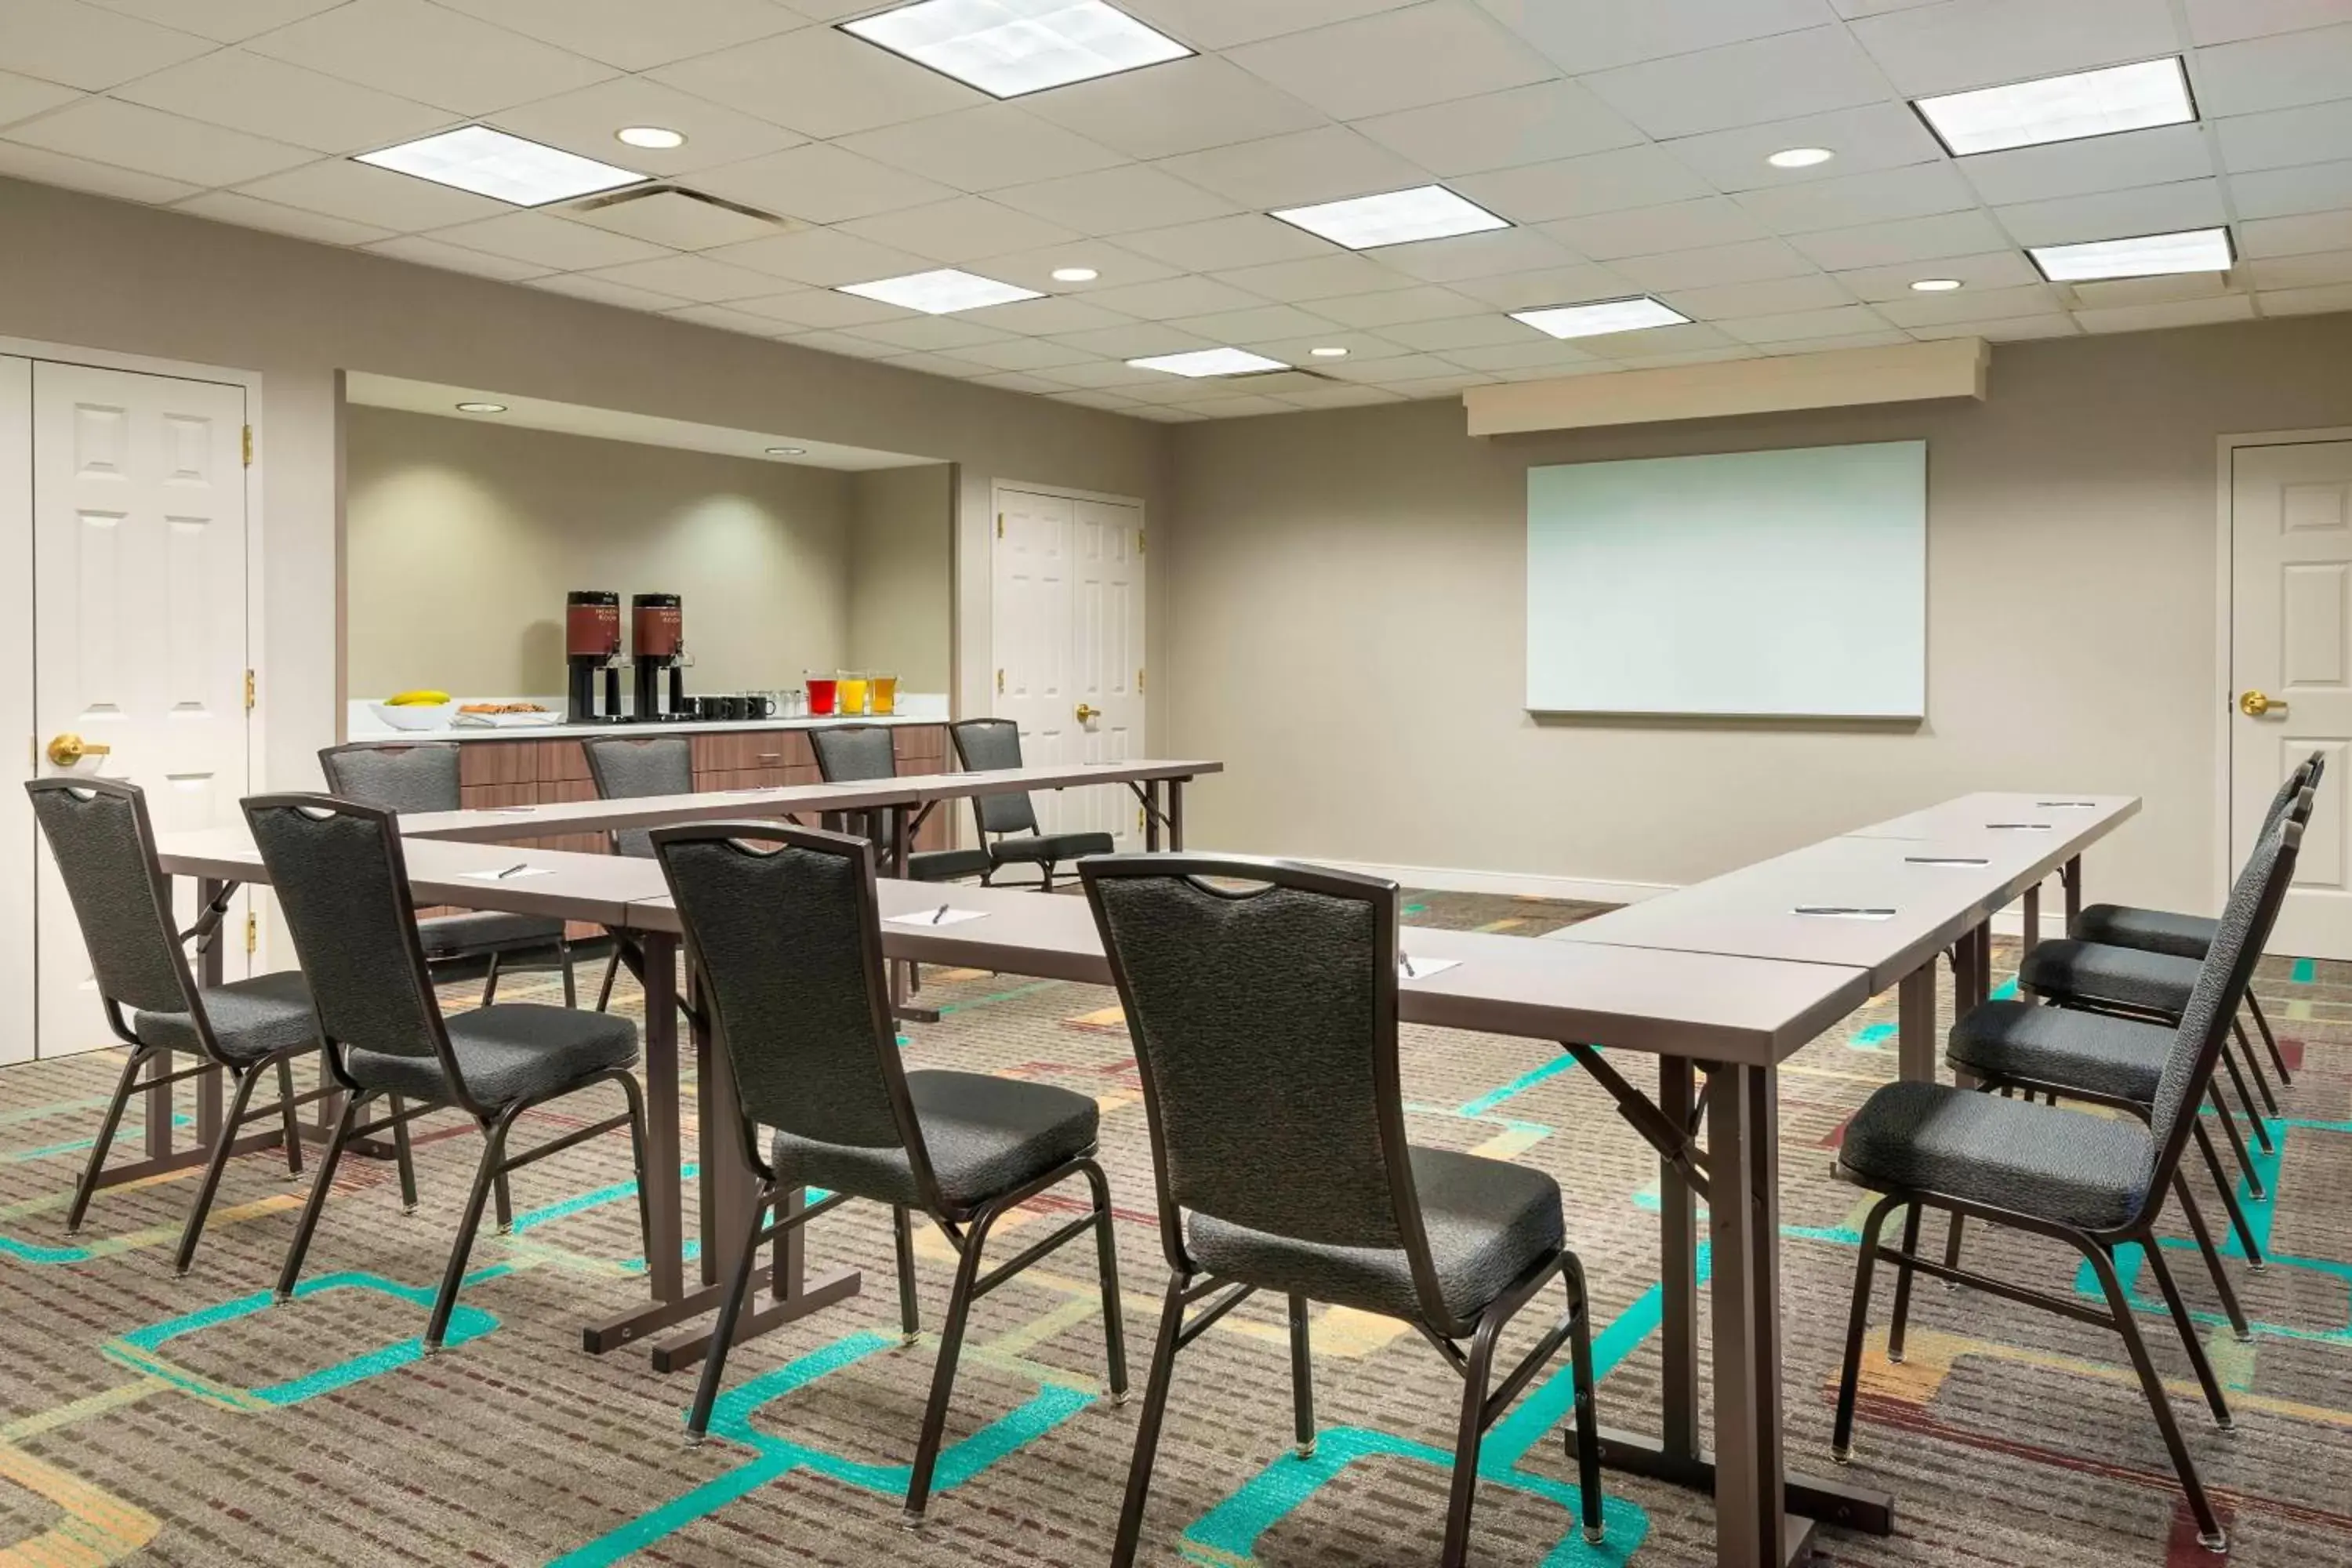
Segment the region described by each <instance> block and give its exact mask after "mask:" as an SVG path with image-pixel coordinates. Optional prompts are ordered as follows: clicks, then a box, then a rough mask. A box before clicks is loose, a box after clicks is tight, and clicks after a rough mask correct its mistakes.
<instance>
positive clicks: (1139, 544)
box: [1135, 529, 1144, 555]
mask: <svg viewBox="0 0 2352 1568" xmlns="http://www.w3.org/2000/svg"><path fill="white" fill-rule="evenodd" d="M1143 537H1144V531H1143V530H1142V529H1137V530H1136V531H1135V552H1136V553H1137V554H1138V555H1140V554H1142V553H1143Z"/></svg>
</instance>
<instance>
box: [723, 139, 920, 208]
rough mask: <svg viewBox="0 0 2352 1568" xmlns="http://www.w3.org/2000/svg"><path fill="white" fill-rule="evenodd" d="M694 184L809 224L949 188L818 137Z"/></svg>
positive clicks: (903, 203)
mask: <svg viewBox="0 0 2352 1568" xmlns="http://www.w3.org/2000/svg"><path fill="white" fill-rule="evenodd" d="M692 184H694V186H695V188H696V189H698V190H701V191H707V192H709V194H710V195H714V196H721V197H724V198H725V199H727V200H728V201H730V202H740V203H742V204H743V205H746V206H752V207H758V208H760V209H761V211H763V212H772V213H781V214H782V215H784V216H788V217H796V218H800V219H802V220H803V221H805V222H808V223H845V222H847V221H848V220H849V219H851V218H861V217H872V216H875V215H876V214H877V213H886V212H893V211H897V210H898V209H900V208H902V207H912V206H920V205H923V204H925V203H927V202H938V201H945V200H946V199H947V198H948V197H950V196H951V195H955V192H954V191H952V190H950V188H949V187H947V186H945V185H942V184H939V183H937V182H936V181H932V180H926V179H924V178H922V177H921V176H920V175H917V174H908V173H907V172H906V171H904V170H902V169H894V168H892V167H890V166H889V165H888V164H887V163H876V162H875V161H874V160H873V159H871V158H861V157H859V156H858V155H857V154H856V153H846V152H844V151H843V150H842V149H840V148H839V147H836V146H834V145H831V144H830V143H827V142H810V143H809V144H808V145H806V146H803V147H793V148H789V149H787V150H785V151H783V152H781V153H768V154H767V155H765V156H763V157H758V158H751V159H747V160H745V161H744V162H742V163H730V164H728V165H726V166H725V167H723V168H716V169H705V170H703V171H701V172H700V173H699V174H696V175H695V176H694V178H693V181H692Z"/></svg>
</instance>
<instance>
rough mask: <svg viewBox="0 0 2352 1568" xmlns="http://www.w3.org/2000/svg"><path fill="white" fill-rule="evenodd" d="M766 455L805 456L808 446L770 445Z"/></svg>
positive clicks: (775, 456) (781, 456)
mask: <svg viewBox="0 0 2352 1568" xmlns="http://www.w3.org/2000/svg"><path fill="white" fill-rule="evenodd" d="M768 456H770V457H771V458H805V457H807V456H808V448H807V447H769V448H768Z"/></svg>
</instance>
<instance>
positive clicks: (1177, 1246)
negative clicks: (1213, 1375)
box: [1078, 853, 1603, 1568]
mask: <svg viewBox="0 0 2352 1568" xmlns="http://www.w3.org/2000/svg"><path fill="white" fill-rule="evenodd" d="M1078 875H1079V877H1080V878H1081V879H1083V880H1084V882H1085V883H1086V887H1087V901H1088V902H1089V903H1090V904H1091V905H1092V906H1093V908H1094V914H1095V923H1096V926H1097V929H1098V930H1099V931H1101V933H1102V942H1103V951H1104V952H1105V954H1106V955H1107V956H1108V958H1109V960H1110V967H1111V974H1112V977H1113V981H1114V983H1115V984H1116V985H1117V986H1118V997H1119V1003H1120V1005H1121V1006H1122V1007H1123V1008H1124V1009H1125V1011H1126V1014H1127V1016H1128V1018H1129V1034H1130V1035H1131V1036H1135V1046H1136V1052H1137V1055H1138V1056H1139V1057H1141V1056H1142V1055H1143V1054H1144V1052H1145V1050H1146V1047H1145V1046H1144V1045H1143V1043H1142V1039H1141V1037H1140V1036H1139V1034H1138V1033H1137V1030H1136V1026H1135V1024H1134V1020H1136V1019H1137V1018H1139V1017H1140V1016H1141V1014H1140V1012H1139V1010H1138V1008H1137V1006H1136V1002H1135V996H1134V993H1133V990H1132V988H1131V986H1130V984H1129V978H1128V973H1127V966H1126V964H1125V963H1124V962H1123V960H1122V959H1121V957H1120V955H1119V951H1118V943H1117V942H1116V940H1115V939H1114V938H1113V935H1112V932H1111V928H1110V922H1109V921H1108V917H1107V916H1106V915H1105V913H1104V910H1103V906H1102V902H1101V900H1100V899H1099V897H1098V896H1097V892H1096V889H1097V887H1099V885H1100V884H1102V883H1104V882H1108V881H1114V880H1118V879H1134V878H1150V879H1169V878H1176V877H1181V878H1184V879H1189V880H1190V881H1191V882H1192V885H1193V886H1195V887H1196V888H1199V889H1202V891H1204V892H1208V893H1211V894H1213V895H1216V896H1218V897H1223V898H1234V899H1245V898H1250V897H1254V896H1255V892H1254V891H1252V890H1248V889H1244V890H1241V891H1234V890H1231V889H1225V888H1221V887H1218V886H1216V885H1214V884H1213V883H1212V882H1210V881H1209V880H1207V879H1210V878H1221V879H1242V880H1245V881H1248V882H1252V883H1256V884H1263V885H1264V887H1263V888H1261V889H1258V890H1264V888H1286V889H1297V890H1298V891H1302V892H1308V893H1318V894H1321V895H1324V896H1326V897H1332V898H1343V899H1354V900H1363V901H1367V902H1370V904H1371V905H1372V906H1373V909H1374V911H1375V918H1374V921H1373V929H1374V933H1375V934H1374V938H1373V942H1374V949H1375V950H1374V952H1373V954H1372V962H1373V964H1374V966H1375V971H1374V972H1375V973H1376V974H1378V975H1380V976H1381V978H1380V979H1379V980H1377V981H1376V982H1375V984H1374V993H1373V1016H1372V1029H1373V1033H1374V1037H1375V1039H1376V1041H1381V1042H1384V1044H1382V1045H1381V1046H1379V1047H1376V1049H1375V1051H1374V1053H1373V1064H1372V1071H1373V1095H1374V1099H1375V1102H1376V1110H1377V1114H1378V1117H1379V1121H1380V1133H1381V1164H1382V1166H1383V1169H1384V1171H1385V1173H1386V1176H1387V1180H1388V1186H1389V1192H1390V1194H1391V1202H1392V1204H1393V1205H1394V1208H1393V1214H1392V1222H1393V1224H1394V1226H1395V1227H1396V1231H1397V1234H1398V1237H1400V1239H1401V1240H1402V1244H1403V1245H1402V1251H1403V1252H1404V1254H1405V1258H1406V1262H1407V1266H1408V1268H1410V1270H1411V1273H1412V1284H1413V1293H1414V1296H1415V1298H1416V1299H1417V1300H1418V1302H1419V1304H1420V1307H1421V1316H1420V1317H1419V1318H1418V1319H1407V1320H1405V1321H1407V1322H1408V1323H1409V1324H1410V1326H1411V1327H1412V1329H1413V1331H1415V1332H1417V1333H1419V1334H1420V1335H1421V1337H1422V1338H1423V1339H1424V1340H1426V1341H1428V1342H1429V1343H1430V1344H1431V1345H1432V1346H1433V1348H1434V1349H1435V1350H1436V1351H1437V1352H1438V1354H1439V1355H1440V1356H1441V1357H1442V1358H1443V1359H1444V1362H1445V1364H1446V1365H1447V1366H1448V1367H1449V1368H1451V1369H1452V1370H1453V1372H1454V1374H1455V1375H1456V1376H1458V1377H1459V1378H1461V1379H1462V1405H1461V1410H1460V1413H1459V1416H1458V1419H1457V1422H1456V1428H1455V1437H1454V1478H1453V1485H1452V1489H1451V1491H1450V1493H1449V1496H1448V1501H1447V1506H1446V1516H1445V1545H1444V1555H1443V1557H1442V1559H1441V1562H1442V1563H1443V1568H1462V1565H1463V1563H1465V1561H1466V1559H1467V1554H1468V1552H1469V1540H1470V1518H1471V1511H1472V1508H1473V1505H1474V1504H1475V1501H1476V1497H1477V1484H1478V1449H1479V1446H1480V1444H1481V1442H1482V1441H1483V1439H1484V1438H1485V1436H1486V1431H1487V1429H1488V1428H1490V1427H1492V1426H1494V1424H1495V1423H1496V1421H1498V1420H1500V1419H1501V1418H1502V1416H1503V1415H1504V1414H1505V1413H1506V1412H1507V1410H1508V1409H1509V1408H1510V1406H1511V1405H1512V1404H1513V1402H1514V1401H1516V1400H1517V1398H1518V1396H1519V1394H1521V1393H1523V1392H1525V1390H1526V1389H1527V1387H1528V1384H1530V1383H1531V1382H1533V1381H1534V1379H1535V1377H1536V1375H1537V1374H1538V1373H1540V1372H1541V1371H1542V1370H1543V1369H1544V1368H1545V1367H1546V1366H1548V1365H1549V1364H1550V1363H1551V1361H1552V1359H1553V1357H1555V1356H1557V1355H1558V1354H1559V1350H1560V1347H1561V1345H1562V1344H1566V1345H1567V1346H1568V1347H1569V1350H1570V1367H1571V1376H1572V1377H1573V1378H1574V1380H1575V1389H1576V1409H1575V1422H1576V1442H1575V1459H1576V1464H1577V1477H1578V1489H1579V1491H1580V1495H1581V1500H1582V1524H1583V1530H1584V1538H1585V1540H1587V1541H1588V1542H1596V1543H1597V1542H1600V1541H1601V1540H1602V1539H1603V1531H1602V1524H1601V1441H1600V1426H1599V1412H1598V1408H1597V1405H1596V1402H1595V1397H1594V1390H1593V1376H1592V1302H1591V1293H1590V1292H1589V1290H1588V1289H1587V1288H1586V1284H1585V1277H1584V1267H1583V1263H1582V1260H1581V1259H1580V1258H1578V1256H1577V1255H1576V1253H1575V1251H1574V1250H1573V1249H1572V1248H1570V1247H1566V1246H1562V1247H1560V1248H1559V1251H1558V1252H1556V1253H1555V1254H1553V1255H1552V1256H1551V1257H1549V1258H1544V1259H1542V1260H1539V1261H1538V1263H1536V1264H1535V1265H1533V1266H1532V1267H1530V1268H1528V1269H1527V1270H1526V1271H1525V1272H1524V1273H1522V1274H1521V1275H1520V1277H1519V1278H1518V1279H1517V1280H1515V1281H1513V1282H1512V1284H1511V1285H1510V1286H1509V1287H1508V1288H1507V1289H1506V1290H1505V1291H1504V1292H1503V1294H1502V1295H1501V1296H1499V1297H1498V1298H1496V1300H1494V1301H1492V1302H1490V1303H1489V1304H1488V1305H1487V1306H1486V1309H1485V1310H1483V1311H1481V1312H1480V1313H1479V1314H1478V1315H1477V1316H1476V1317H1475V1318H1459V1317H1456V1316H1455V1315H1454V1312H1453V1311H1452V1310H1450V1309H1449V1308H1448V1307H1447V1305H1446V1303H1445V1299H1444V1290H1443V1288H1442V1286H1441V1285H1440V1282H1439V1280H1438V1278H1437V1269H1436V1264H1435V1261H1434V1259H1433V1257H1432V1254H1431V1251H1430V1247H1429V1239H1428V1235H1427V1232H1426V1230H1425V1229H1424V1227H1423V1223H1422V1210H1421V1200H1420V1194H1419V1193H1418V1192H1417V1191H1416V1189H1415V1187H1414V1184H1413V1179H1412V1150H1411V1145H1410V1144H1409V1142H1407V1140H1406V1136H1405V1125H1404V1090H1403V1084H1402V1074H1401V1070H1400V1067H1399V1063H1398V1055H1397V1049H1396V1031H1397V1001H1396V976H1397V956H1398V952H1399V950H1400V949H1399V939H1398V934H1397V928H1398V912H1399V903H1400V898H1399V893H1398V889H1397V886H1396V884H1395V883H1393V882H1389V881H1384V880H1381V879H1377V878H1371V877H1360V876H1356V875H1353V874H1351V873H1349V872H1344V871H1334V870H1329V869H1328V868H1322V867H1318V866H1308V865H1302V864H1300V863H1299V862H1297V861H1291V860H1280V859H1271V858H1259V857H1252V856H1231V855H1223V856H1212V855H1187V854H1181V853H1180V854H1167V855H1108V856H1090V857H1088V858H1086V859H1084V860H1081V861H1080V862H1078ZM1140 1077H1141V1079H1142V1083H1143V1109H1144V1119H1145V1121H1146V1123H1147V1125H1148V1126H1149V1128H1150V1135H1151V1172H1152V1186H1153V1190H1154V1195H1155V1197H1156V1199H1157V1202H1158V1205H1159V1216H1160V1247H1161V1249H1162V1251H1163V1252H1164V1254H1165V1255H1166V1258H1167V1262H1168V1268H1169V1280H1168V1289H1167V1292H1166V1294H1165V1296H1164V1297H1163V1298H1162V1300H1161V1304H1160V1331H1159V1337H1158V1339H1157V1341H1156V1342H1155V1344H1154V1346H1153V1350H1152V1357H1151V1371H1150V1376H1149V1378H1148V1381H1147V1383H1146V1385H1145V1392H1144V1398H1143V1410H1142V1414H1141V1416H1140V1418H1139V1421H1138V1423H1137V1427H1136V1438H1135V1453H1134V1457H1133V1459H1132V1461H1131V1463H1130V1465H1129V1470H1128V1482H1127V1496H1126V1500H1125V1502H1124V1503H1123V1505H1122V1506H1121V1508H1120V1510H1119V1521H1118V1540H1117V1542H1116V1544H1115V1545H1114V1546H1113V1548H1112V1552H1111V1563H1112V1568H1129V1565H1130V1564H1131V1563H1134V1561H1135V1554H1136V1551H1137V1548H1138V1545H1139V1542H1140V1541H1141V1538H1142V1530H1143V1513H1144V1508H1145V1505H1146V1503H1147V1502H1148V1500H1149V1497H1150V1488H1151V1476H1152V1471H1153V1468H1155V1465H1156V1462H1157V1458H1158V1449H1159V1442H1160V1423H1161V1421H1162V1419H1163V1418H1164V1416H1165V1415H1166V1413H1167V1408H1168V1394H1169V1386H1170V1384H1171V1381H1172V1379H1173V1377H1174V1374H1175V1361H1176V1355H1177V1352H1180V1351H1181V1350H1182V1349H1184V1347H1186V1346H1187V1345H1190V1344H1191V1343H1192V1342H1193V1341H1195V1340H1197V1339H1199V1338H1200V1337H1201V1335H1202V1333H1204V1332H1205V1331H1207V1330H1208V1329H1209V1327H1210V1326H1211V1325H1212V1324H1213V1323H1215V1322H1216V1321H1217V1320H1218V1319H1220V1318H1222V1317H1223V1316H1224V1315H1225V1314H1226V1313H1227V1312H1230V1311H1232V1310H1234V1308H1235V1307H1238V1306H1240V1305H1241V1304H1242V1302H1244V1300H1248V1299H1249V1298H1250V1297H1251V1296H1253V1295H1255V1293H1256V1292H1257V1289H1258V1287H1257V1286H1255V1285H1253V1284H1251V1283H1249V1282H1247V1281H1246V1280H1239V1279H1220V1278H1218V1277H1215V1276H1212V1275H1208V1274H1206V1273H1204V1272H1203V1271H1202V1268H1201V1266H1200V1265H1199V1263H1197V1262H1196V1261H1195V1260H1194V1259H1193V1258H1192V1256H1191V1254H1190V1253H1189V1252H1188V1251H1186V1249H1185V1243H1184V1216H1183V1212H1182V1210H1181V1207H1180V1206H1179V1205H1178V1203H1177V1201H1176V1197H1175V1194H1173V1193H1172V1192H1171V1190H1170V1187H1169V1183H1168V1174H1167V1172H1168V1158H1167V1144H1166V1138H1165V1134H1164V1131H1163V1130H1162V1127H1161V1122H1160V1103H1159V1091H1158V1090H1157V1089H1156V1088H1155V1087H1154V1085H1153V1079H1152V1075H1151V1073H1150V1071H1149V1070H1148V1068H1147V1070H1145V1071H1144V1072H1143V1073H1142V1074H1141V1075H1140ZM1555 1278H1558V1279H1559V1280H1560V1281H1561V1285H1562V1289H1563V1291H1564V1293H1565V1295H1566V1298H1567V1301H1566V1306H1565V1308H1564V1309H1563V1310H1562V1311H1561V1313H1560V1315H1559V1319H1558V1320H1557V1321H1555V1322H1554V1323H1553V1324H1552V1326H1551V1327H1550V1328H1549V1329H1548V1330H1547V1331H1545V1332H1544V1334H1543V1336H1542V1337H1541V1338H1540V1339H1539V1340H1538V1341H1537V1342H1536V1343H1535V1345H1534V1346H1533V1347H1532V1348H1531V1349H1530V1350H1529V1351H1528V1353H1527V1354H1526V1355H1525V1356H1524V1357H1523V1358H1522V1359H1521V1360H1520V1361H1519V1363H1517V1365H1516V1366H1514V1367H1513V1368H1512V1369H1511V1371H1510V1372H1509V1373H1507V1374H1505V1376H1504V1378H1503V1380H1502V1382H1501V1384H1500V1385H1499V1386H1494V1387H1492V1388H1491V1390H1490V1384H1491V1383H1492V1378H1493V1373H1494V1361H1495V1352H1496V1345H1497V1343H1498V1342H1499V1341H1500V1339H1501V1337H1502V1334H1503V1331H1504V1330H1505V1329H1506V1328H1507V1327H1508V1325H1509V1324H1510V1322H1511V1321H1512V1320H1514V1319H1515V1318H1516V1317H1517V1315H1518V1313H1519V1312H1520V1310H1522V1309H1524V1308H1525V1307H1527V1306H1528V1303H1530V1302H1531V1301H1533V1300H1535V1299H1536V1297H1537V1296H1538V1295H1539V1294H1541V1293H1542V1291H1543V1289H1544V1288H1545V1287H1546V1286H1547V1285H1549V1283H1550V1282H1551V1281H1552V1279H1555ZM1220 1292H1222V1294H1221V1293H1220ZM1210 1298H1214V1300H1210ZM1204 1301H1205V1302H1206V1305H1202V1303H1203V1302H1204ZM1196 1306H1198V1307H1200V1310H1198V1311H1197V1312H1192V1311H1191V1310H1192V1308H1194V1307H1196ZM1288 1307H1289V1324H1290V1364H1291V1403H1292V1419H1293V1424H1294V1426H1293V1429H1294V1433H1295V1435H1296V1437H1297V1452H1298V1453H1299V1454H1300V1456H1301V1457H1305V1456H1307V1455H1311V1454H1312V1453H1313V1452H1314V1451H1315V1394H1314V1384H1313V1381H1312V1357H1311V1347H1310V1344H1309V1341H1308V1333H1307V1299H1306V1298H1305V1297H1303V1296H1300V1295H1296V1294H1292V1295H1290V1296H1289V1298H1288ZM1188 1313H1189V1314H1190V1315H1189V1316H1188ZM1464 1340H1467V1341H1468V1342H1469V1344H1468V1346H1467V1348H1466V1349H1465V1346H1464V1345H1463V1344H1462V1343H1461V1342H1462V1341H1464Z"/></svg>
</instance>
